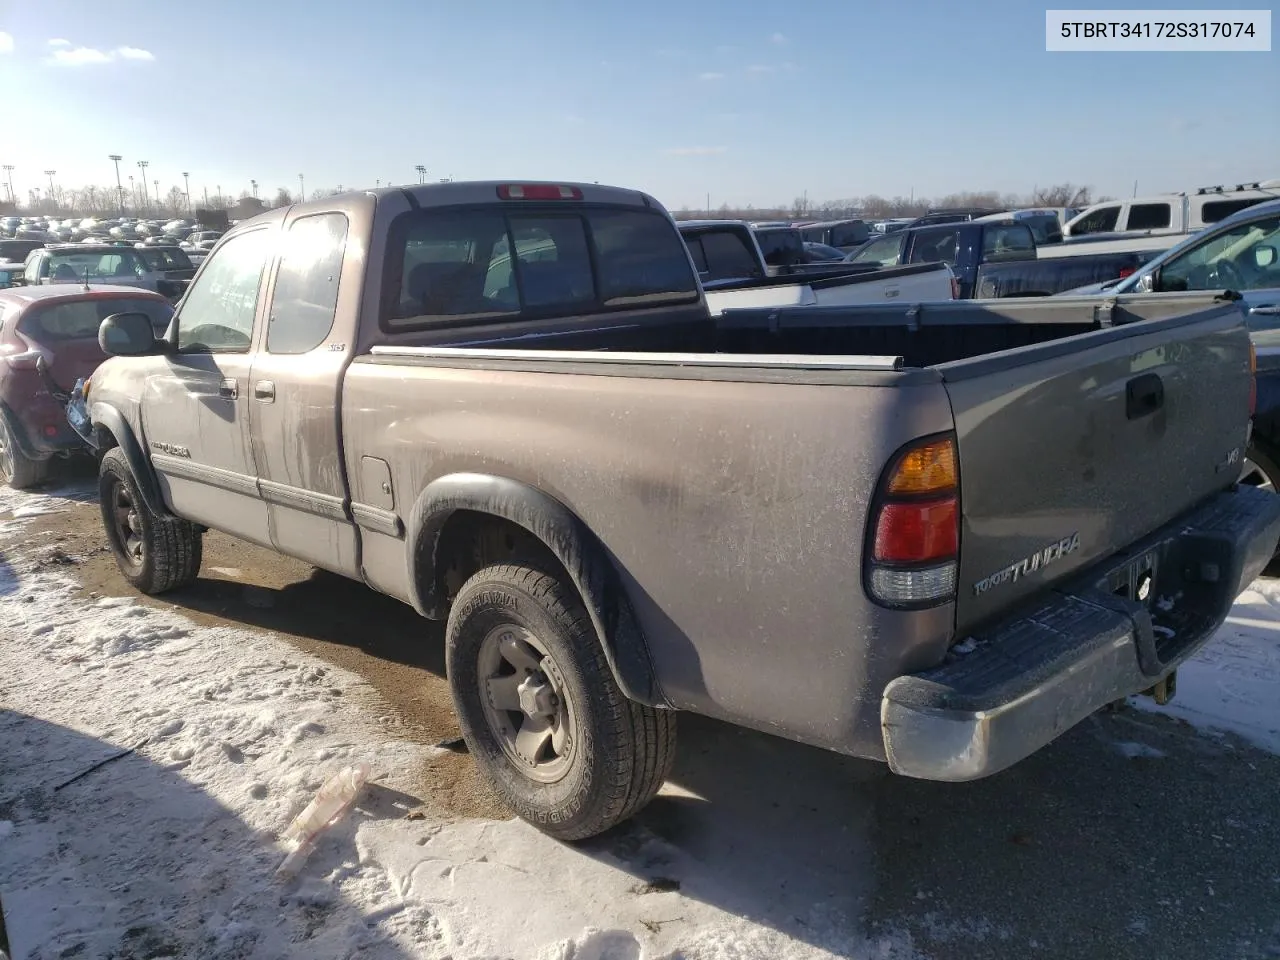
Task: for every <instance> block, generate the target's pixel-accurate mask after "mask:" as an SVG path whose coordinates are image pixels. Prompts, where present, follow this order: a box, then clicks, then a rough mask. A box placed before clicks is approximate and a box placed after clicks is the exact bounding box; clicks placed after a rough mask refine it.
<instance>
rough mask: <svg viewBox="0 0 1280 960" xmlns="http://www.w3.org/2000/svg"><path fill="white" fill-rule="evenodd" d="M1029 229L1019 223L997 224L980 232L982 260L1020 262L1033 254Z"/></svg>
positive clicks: (1033, 247) (1033, 246)
mask: <svg viewBox="0 0 1280 960" xmlns="http://www.w3.org/2000/svg"><path fill="white" fill-rule="evenodd" d="M1035 249H1036V247H1035V242H1034V241H1033V240H1032V238H1031V229H1030V228H1029V227H1027V226H1026V225H1024V224H1021V223H1011V224H999V225H996V226H990V227H987V228H986V229H985V230H984V231H983V232H982V259H984V260H1022V259H1026V258H1027V257H1028V256H1030V255H1031V254H1034V253H1035Z"/></svg>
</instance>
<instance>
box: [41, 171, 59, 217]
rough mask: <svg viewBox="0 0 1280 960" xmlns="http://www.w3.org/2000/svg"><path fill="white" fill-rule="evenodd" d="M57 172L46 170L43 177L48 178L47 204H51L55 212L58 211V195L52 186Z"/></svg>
mask: <svg viewBox="0 0 1280 960" xmlns="http://www.w3.org/2000/svg"><path fill="white" fill-rule="evenodd" d="M57 172H58V171H57V170H46V171H45V172H44V175H45V176H46V177H48V178H49V202H50V203H52V204H53V209H54V211H55V212H56V211H57V209H58V193H57V191H56V190H55V189H54V186H53V177H54V174H56V173H57Z"/></svg>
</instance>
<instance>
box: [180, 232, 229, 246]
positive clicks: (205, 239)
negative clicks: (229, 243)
mask: <svg viewBox="0 0 1280 960" xmlns="http://www.w3.org/2000/svg"><path fill="white" fill-rule="evenodd" d="M221 237H222V231H221V230H199V231H196V232H193V233H191V234H189V235H188V236H187V239H186V241H185V242H186V244H187V249H188V250H206V251H207V250H212V249H213V246H214V244H216V243H217V242H218V240H219V239H220V238H221Z"/></svg>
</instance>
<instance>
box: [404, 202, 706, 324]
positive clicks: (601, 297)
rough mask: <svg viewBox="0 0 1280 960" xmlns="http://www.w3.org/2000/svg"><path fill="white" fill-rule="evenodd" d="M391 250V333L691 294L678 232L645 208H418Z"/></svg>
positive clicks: (681, 299)
mask: <svg viewBox="0 0 1280 960" xmlns="http://www.w3.org/2000/svg"><path fill="white" fill-rule="evenodd" d="M397 249H398V250H399V251H400V252H399V253H397V252H396V250H397ZM390 250H391V252H390V254H389V256H388V263H389V269H390V270H391V271H392V272H393V275H392V276H390V277H388V282H387V284H386V290H387V291H388V292H389V295H390V296H391V297H393V298H394V299H393V300H392V301H391V302H389V303H388V304H386V305H385V313H386V317H387V320H388V322H389V324H390V325H391V326H392V327H409V326H418V325H424V324H432V323H436V322H440V321H455V322H456V321H457V320H459V319H469V320H485V319H490V318H496V317H506V316H511V315H516V314H520V313H532V314H538V313H550V312H555V311H563V312H572V313H591V312H597V311H603V310H609V309H620V308H624V307H629V306H649V305H658V304H663V303H688V302H691V301H693V300H696V299H697V296H698V286H697V280H696V278H695V276H694V273H693V271H692V270H690V269H689V257H688V253H687V251H686V248H685V246H684V243H683V242H682V241H681V239H680V236H679V234H678V233H677V232H676V231H675V228H674V227H672V225H671V223H670V222H669V221H668V220H667V219H666V218H665V217H663V216H661V215H659V214H656V213H649V212H644V211H634V210H620V209H610V208H606V207H596V208H588V209H583V208H574V209H570V210H564V211H561V210H549V209H546V208H529V209H525V208H522V209H520V210H510V211H508V210H494V209H486V210H424V211H420V212H417V213H413V214H408V215H406V216H404V217H401V218H400V219H399V220H398V221H397V222H396V224H395V226H394V227H393V229H392V238H391V246H390ZM513 252H514V256H513Z"/></svg>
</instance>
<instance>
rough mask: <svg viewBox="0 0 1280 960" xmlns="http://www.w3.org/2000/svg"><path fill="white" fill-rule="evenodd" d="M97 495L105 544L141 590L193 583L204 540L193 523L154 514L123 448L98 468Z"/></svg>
mask: <svg viewBox="0 0 1280 960" xmlns="http://www.w3.org/2000/svg"><path fill="white" fill-rule="evenodd" d="M98 500H99V503H100V505H101V507H102V525H103V527H105V528H106V533H107V544H108V546H110V548H111V553H112V554H113V555H114V556H115V558H116V566H118V567H119V568H120V572H121V573H122V574H124V578H125V579H126V580H128V581H129V582H130V583H131V584H133V585H134V586H135V587H137V588H138V589H139V590H141V591H142V592H143V593H147V594H155V593H164V592H165V591H166V590H174V589H177V588H178V587H185V586H187V585H188V584H190V583H193V582H194V581H195V579H196V576H197V575H198V574H199V573H200V561H201V556H202V553H203V550H202V547H203V541H202V539H201V536H200V533H199V531H198V530H196V528H195V526H194V525H192V524H190V523H188V522H187V521H186V520H180V519H178V518H177V517H167V516H160V515H158V514H156V513H153V512H152V510H151V509H150V508H149V507H148V506H147V504H146V501H145V500H143V499H142V493H141V491H140V490H139V489H138V481H137V478H136V477H134V475H133V471H132V470H131V469H130V468H129V461H128V460H126V459H125V456H124V454H123V453H122V452H121V451H120V448H119V447H113V448H112V449H110V450H108V451H107V452H106V454H105V455H104V456H103V458H102V463H101V464H100V466H99V468H98Z"/></svg>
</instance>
